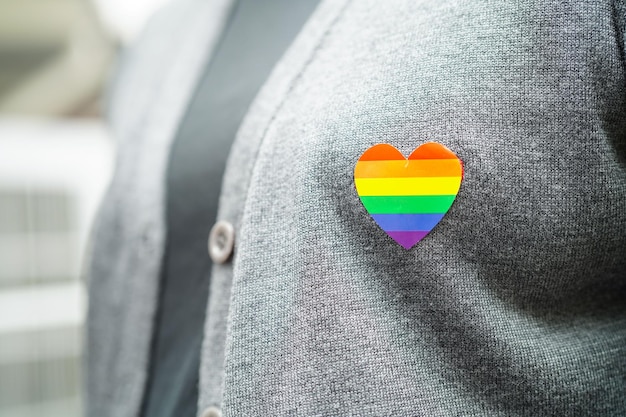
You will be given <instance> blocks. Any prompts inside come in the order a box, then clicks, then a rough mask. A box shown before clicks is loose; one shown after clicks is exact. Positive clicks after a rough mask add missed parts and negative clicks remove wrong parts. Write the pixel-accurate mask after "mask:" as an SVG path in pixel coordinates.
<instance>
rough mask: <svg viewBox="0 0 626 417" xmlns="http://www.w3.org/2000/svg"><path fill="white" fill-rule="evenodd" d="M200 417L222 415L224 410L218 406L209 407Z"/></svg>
mask: <svg viewBox="0 0 626 417" xmlns="http://www.w3.org/2000/svg"><path fill="white" fill-rule="evenodd" d="M200 417H222V412H221V411H220V409H219V408H217V407H208V408H206V409H205V410H204V411H203V412H202V414H200Z"/></svg>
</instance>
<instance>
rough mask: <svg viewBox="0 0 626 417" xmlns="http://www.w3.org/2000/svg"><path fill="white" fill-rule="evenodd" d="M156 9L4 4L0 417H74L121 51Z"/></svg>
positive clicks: (0, 21) (116, 3)
mask: <svg viewBox="0 0 626 417" xmlns="http://www.w3.org/2000/svg"><path fill="white" fill-rule="evenodd" d="M163 2H164V0H133V1H124V0H0V417H5V416H7V417H27V416H28V417H30V416H43V415H45V416H46V417H57V416H59V417H60V416H63V417H74V416H81V415H82V410H83V408H82V398H81V394H82V393H81V390H82V387H81V384H82V382H81V380H82V372H83V370H82V355H83V352H82V345H83V337H84V335H83V322H84V319H85V312H86V307H87V302H88V300H87V299H86V291H85V287H84V283H83V279H84V277H83V276H82V274H81V272H82V269H83V265H84V252H85V246H86V244H87V238H88V233H89V228H90V224H91V221H92V218H93V215H94V213H95V210H96V209H97V206H98V203H99V199H100V197H101V195H102V192H103V191H104V188H105V187H106V185H107V181H108V178H109V175H110V173H111V168H112V158H113V153H114V141H113V140H112V139H111V138H110V135H109V134H108V132H107V128H106V125H105V123H104V120H103V109H104V107H105V104H104V103H105V98H104V97H106V85H107V82H108V78H109V77H110V76H111V72H112V71H113V68H114V66H115V65H116V57H117V55H118V54H119V51H120V50H122V49H123V48H124V47H125V46H126V45H128V44H129V43H131V42H132V41H133V39H134V38H135V37H136V36H137V34H138V33H139V32H140V31H141V29H142V27H143V25H144V24H145V22H146V20H147V19H148V18H149V16H150V15H151V14H152V13H153V12H154V11H155V10H156V9H157V8H158V7H160V6H161V5H162V3H163Z"/></svg>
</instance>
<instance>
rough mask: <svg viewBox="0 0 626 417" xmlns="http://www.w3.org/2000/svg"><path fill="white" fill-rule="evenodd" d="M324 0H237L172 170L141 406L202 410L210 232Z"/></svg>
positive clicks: (151, 411)
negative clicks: (299, 40)
mask: <svg viewBox="0 0 626 417" xmlns="http://www.w3.org/2000/svg"><path fill="white" fill-rule="evenodd" d="M317 3H318V0H265V1H258V0H239V1H238V2H237V3H236V5H235V6H234V7H233V10H232V12H231V16H230V18H229V21H228V23H227V26H226V28H225V29H224V32H223V34H222V37H221V39H220V41H219V44H218V45H217V47H216V49H215V51H214V54H213V56H212V58H211V60H210V62H209V63H208V64H207V67H206V69H205V71H204V75H203V76H202V79H201V80H200V83H199V84H198V86H197V89H196V92H195V95H194V97H193V99H192V101H191V103H190V105H189V108H188V109H187V112H186V115H185V117H184V118H183V120H182V123H181V126H180V128H179V131H178V134H177V136H176V138H175V140H174V143H173V147H172V150H171V153H170V161H169V168H168V174H167V208H166V213H167V214H166V215H167V219H166V221H167V228H168V236H167V246H166V251H165V256H164V260H163V268H162V277H161V285H160V298H159V308H158V314H157V319H156V325H155V333H154V336H153V342H152V353H151V359H150V364H151V365H150V371H149V378H148V382H147V386H146V391H145V397H144V404H143V413H142V414H143V415H144V416H150V417H159V416H177V417H185V416H190V417H191V416H194V417H195V416H196V413H197V400H198V372H199V364H200V347H201V344H202V338H203V333H204V321H205V313H206V309H207V299H208V295H209V283H210V279H211V275H210V271H211V260H210V258H209V257H208V255H207V236H208V233H209V230H210V228H211V226H212V224H213V223H214V222H215V219H216V214H217V204H218V199H219V194H220V187H221V183H222V174H223V172H224V168H225V164H226V158H227V156H228V152H229V150H230V146H231V143H232V141H233V139H234V137H235V134H236V132H237V129H238V128H239V125H240V123H241V121H242V119H243V117H244V115H245V114H246V111H247V109H248V107H249V105H250V103H251V101H252V99H253V98H254V96H255V95H256V93H257V92H258V90H259V88H260V87H261V85H262V84H263V82H264V81H265V79H266V78H267V76H268V75H269V73H270V71H271V69H272V68H273V66H274V64H275V63H276V62H277V61H278V59H279V58H280V57H281V55H282V54H283V52H284V51H285V49H286V48H287V46H288V45H289V44H290V43H291V41H292V40H293V38H294V37H295V36H296V34H297V33H298V32H299V31H300V28H301V26H302V25H303V23H304V22H305V21H306V19H307V18H308V17H309V15H310V14H311V12H312V11H313V9H314V8H315V6H316V5H317Z"/></svg>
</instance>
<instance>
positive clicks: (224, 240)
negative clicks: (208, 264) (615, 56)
mask: <svg viewBox="0 0 626 417" xmlns="http://www.w3.org/2000/svg"><path fill="white" fill-rule="evenodd" d="M208 247H209V256H210V257H211V259H212V260H213V262H215V263H216V264H223V263H225V262H226V261H227V260H228V259H229V258H230V255H232V253H233V248H234V247H235V228H234V227H233V225H232V224H230V223H229V222H227V221H224V220H220V221H219V222H217V223H215V224H214V225H213V227H212V228H211V233H209V244H208Z"/></svg>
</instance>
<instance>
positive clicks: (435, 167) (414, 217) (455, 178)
mask: <svg viewBox="0 0 626 417" xmlns="http://www.w3.org/2000/svg"><path fill="white" fill-rule="evenodd" d="M462 179H463V163H462V162H461V160H460V159H459V158H458V157H457V156H456V155H455V154H454V152H452V151H451V150H450V149H448V148H446V147H445V146H443V145H442V144H440V143H436V142H427V143H424V144H423V145H421V146H419V147H418V148H417V149H415V150H414V151H413V153H411V155H410V156H409V157H408V159H407V158H405V157H404V155H402V153H401V152H400V151H399V150H397V149H396V148H395V147H393V146H391V145H389V144H386V143H381V144H378V145H374V146H372V147H371V148H369V149H368V150H366V151H365V152H364V153H363V155H361V157H360V158H359V160H358V162H357V163H356V167H355V168H354V184H355V187H356V192H357V194H358V195H359V198H360V199H361V202H362V203H363V206H364V207H365V209H366V210H367V211H368V213H369V214H370V215H371V216H372V218H373V219H374V221H375V222H376V223H377V224H378V226H380V228H381V229H383V230H384V231H385V232H386V233H387V234H388V235H389V236H390V237H391V238H392V239H393V240H395V241H396V242H398V244H400V245H401V246H402V247H403V248H405V249H411V248H412V247H413V246H415V244H416V243H417V242H419V241H420V240H422V239H423V238H424V237H425V236H426V235H427V234H428V233H429V232H430V231H431V230H432V229H433V228H434V227H435V226H436V225H437V223H439V222H440V221H441V219H442V218H443V216H444V215H445V214H446V213H447V212H448V210H449V209H450V207H451V206H452V203H453V202H454V199H455V198H456V195H457V193H458V192H459V188H460V187H461V180H462Z"/></svg>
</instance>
